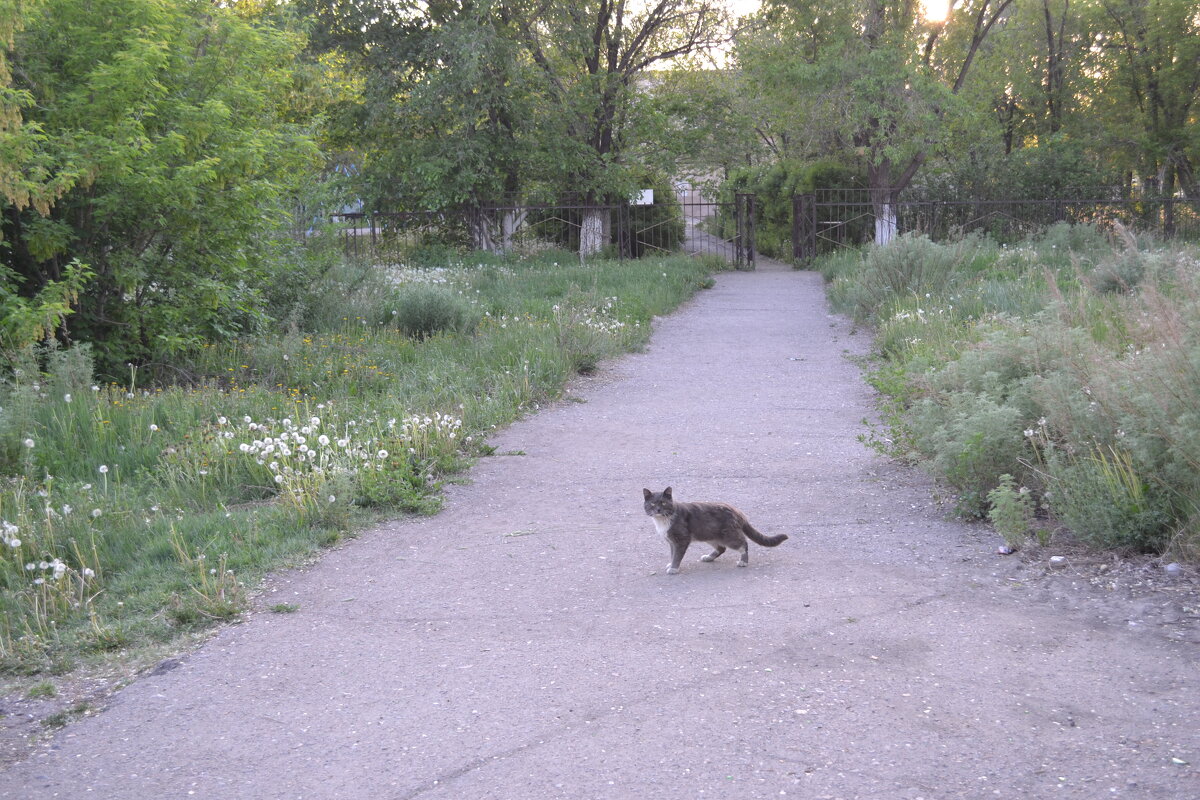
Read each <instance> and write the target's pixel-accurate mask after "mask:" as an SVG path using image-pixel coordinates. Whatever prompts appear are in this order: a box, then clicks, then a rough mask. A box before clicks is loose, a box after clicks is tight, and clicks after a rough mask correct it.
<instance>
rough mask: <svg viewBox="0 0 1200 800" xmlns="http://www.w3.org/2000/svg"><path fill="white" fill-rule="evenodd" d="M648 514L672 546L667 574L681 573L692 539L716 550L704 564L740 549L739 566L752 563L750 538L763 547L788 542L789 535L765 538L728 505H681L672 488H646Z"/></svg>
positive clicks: (703, 557) (782, 534)
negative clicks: (680, 567) (658, 489)
mask: <svg viewBox="0 0 1200 800" xmlns="http://www.w3.org/2000/svg"><path fill="white" fill-rule="evenodd" d="M642 494H643V495H644V496H645V509H646V515H647V516H649V517H650V519H652V520H654V529H655V530H657V531H658V532H659V533H661V534H664V535H665V536H666V537H667V542H668V543H669V544H670V545H671V563H670V564H668V565H667V574H668V575H676V574H678V573H679V562H681V561H683V554H684V553H686V552H687V549H688V545H690V544H691V543H692V540H695V541H697V542H706V543H708V544H710V545H712V547H713V551H712V552H711V553H709V554H708V555H706V556H701V557H700V560H701V561H716V560H717V557H718V556H720V555H721V554H722V553H724V552H725V551H726V550H727V549H730V548H732V549H734V550H740V551H741V553H742V557H741V558H740V559H739V560H738V566H739V567H745V566H749V564H750V543H749V542H748V541H746V540H747V539H749V540H750V541H753V542H755V543H757V544H761V545H762V546H763V547H775V546H776V545H778V544H782V543H783V542H784V541H786V540H787V538H788V537H787V534H784V533H781V534H778V535H776V536H764V535H763V534H761V533H759V532H758V531H757V530H755V529H754V526H753V525H751V524H750V520H748V519H746V515H745V514H743V513H742V512H741V511H738V510H737V509H736V508H734V507H733V506H731V505H726V504H725V503H678V502H676V501H675V500H674V498H672V497H671V487H670V486H668V487H667V488H666V489H663V490H662V491H661V492H652V491H650V490H649V489H642Z"/></svg>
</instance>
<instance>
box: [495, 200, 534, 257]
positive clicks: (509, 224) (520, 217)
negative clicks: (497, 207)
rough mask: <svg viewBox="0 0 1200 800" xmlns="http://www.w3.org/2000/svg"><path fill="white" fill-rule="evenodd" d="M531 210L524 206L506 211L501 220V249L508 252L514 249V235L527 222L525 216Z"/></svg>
mask: <svg viewBox="0 0 1200 800" xmlns="http://www.w3.org/2000/svg"><path fill="white" fill-rule="evenodd" d="M528 213H529V212H528V211H527V210H526V209H524V208H509V209H506V210H505V212H504V217H503V218H502V219H501V220H500V249H501V251H502V252H505V253H507V252H508V251H510V250H512V247H513V237H514V236H516V235H517V231H519V230H520V229H521V226H522V225H524V224H525V217H526V215H527V214H528Z"/></svg>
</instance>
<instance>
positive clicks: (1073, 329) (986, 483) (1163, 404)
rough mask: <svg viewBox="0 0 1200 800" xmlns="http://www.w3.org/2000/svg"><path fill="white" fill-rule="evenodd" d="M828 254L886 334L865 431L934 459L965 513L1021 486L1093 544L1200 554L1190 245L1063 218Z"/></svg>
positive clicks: (1199, 293)
mask: <svg viewBox="0 0 1200 800" xmlns="http://www.w3.org/2000/svg"><path fill="white" fill-rule="evenodd" d="M820 266H821V269H822V270H823V272H824V274H825V275H826V277H827V279H828V280H829V281H830V289H829V293H830V297H831V300H832V302H833V303H834V305H835V307H837V308H839V309H840V310H843V311H845V312H847V313H850V314H853V315H854V316H855V317H856V319H858V320H860V321H862V322H866V323H868V324H870V325H871V326H872V327H873V328H874V330H875V331H876V334H877V336H876V342H877V349H878V353H879V361H878V362H877V363H876V366H875V369H874V370H873V371H872V373H871V376H870V380H871V382H872V383H873V385H874V386H875V387H876V388H877V389H879V391H880V392H881V395H882V400H883V403H882V405H881V408H882V410H883V412H884V426H883V427H882V428H879V429H875V430H873V431H872V432H871V433H870V434H869V435H868V436H866V437H865V438H866V439H867V441H868V442H869V443H871V444H873V445H875V446H876V447H878V448H879V449H881V450H884V451H885V452H888V453H889V454H892V455H896V456H900V457H904V458H908V459H911V460H914V461H918V462H921V463H923V464H925V465H927V466H928V467H929V468H930V469H931V470H932V471H933V472H934V473H935V474H937V475H939V476H940V477H942V478H944V479H945V480H946V481H947V482H948V483H949V484H950V485H951V486H952V487H953V488H954V489H955V490H956V491H957V494H958V498H959V508H960V510H961V511H962V512H963V513H966V514H969V515H979V516H983V515H986V514H988V513H989V512H990V511H994V510H995V509H994V508H993V505H994V502H995V499H996V498H1009V497H1010V496H1011V495H1012V494H1013V492H1017V493H1018V494H1020V492H1019V490H1020V489H1024V490H1025V491H1026V493H1027V495H1028V497H1029V498H1030V500H1031V502H1033V503H1034V504H1035V507H1036V508H1037V509H1038V510H1039V512H1040V513H1041V514H1043V515H1046V514H1048V515H1050V517H1051V518H1053V519H1054V520H1056V521H1058V522H1061V523H1065V526H1066V527H1067V528H1068V529H1069V530H1071V531H1072V532H1073V533H1074V534H1075V535H1076V536H1078V537H1080V538H1081V539H1083V540H1085V541H1087V542H1090V543H1092V544H1095V545H1096V546H1098V547H1106V548H1115V549H1120V550H1140V551H1151V552H1164V551H1171V552H1173V553H1175V554H1176V555H1179V556H1183V557H1189V558H1197V557H1200V415H1198V414H1200V412H1197V409H1200V259H1198V252H1197V250H1196V249H1195V248H1189V247H1186V246H1162V245H1159V244H1157V243H1155V242H1153V241H1151V240H1146V241H1139V240H1138V239H1137V238H1135V237H1134V236H1133V235H1132V234H1131V233H1130V232H1129V231H1126V230H1124V229H1120V228H1118V229H1116V230H1115V231H1113V232H1111V233H1105V232H1102V231H1100V230H1098V229H1096V228H1094V227H1090V226H1076V227H1069V226H1066V225H1060V226H1056V227H1054V228H1052V229H1050V230H1049V231H1048V232H1047V233H1045V234H1044V235H1043V236H1040V237H1038V238H1035V239H1031V240H1029V241H1027V242H1025V243H1023V244H1021V245H1019V246H1016V247H1003V246H997V245H995V244H993V243H991V242H988V241H985V240H981V239H967V240H964V241H961V242H956V243H952V244H935V243H932V242H930V241H928V240H926V239H922V238H913V237H903V238H902V239H901V240H900V241H899V242H898V243H897V244H895V245H892V246H891V247H888V248H883V249H870V250H866V251H862V252H857V253H849V254H841V255H839V256H836V257H831V258H829V259H827V260H826V261H824V262H823V263H822V264H821V265H820ZM931 275H932V276H933V278H934V279H933V280H930V279H929V276H931ZM1010 482H1013V483H1014V485H1015V487H1016V488H1014V486H1012V485H1009V484H1010ZM998 490H999V491H998ZM1022 496H1024V495H1022ZM989 498H991V500H989Z"/></svg>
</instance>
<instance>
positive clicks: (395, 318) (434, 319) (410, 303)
mask: <svg viewBox="0 0 1200 800" xmlns="http://www.w3.org/2000/svg"><path fill="white" fill-rule="evenodd" d="M393 302H394V306H393V308H392V310H391V314H390V317H391V324H392V325H395V326H396V328H397V329H398V330H400V331H401V332H402V333H404V334H405V335H406V336H410V337H412V338H414V339H428V338H429V337H431V336H434V335H435V334H438V333H469V332H471V331H472V330H474V329H475V326H476V325H477V324H478V323H479V315H478V313H477V312H476V311H475V309H474V308H473V307H472V306H471V304H470V303H469V302H467V301H466V300H465V299H463V298H462V297H460V296H459V295H457V294H455V293H453V292H451V291H450V290H449V289H445V288H442V287H440V286H422V285H413V286H406V287H404V288H402V289H401V290H399V291H398V292H397V293H396V296H395V300H394V301H393Z"/></svg>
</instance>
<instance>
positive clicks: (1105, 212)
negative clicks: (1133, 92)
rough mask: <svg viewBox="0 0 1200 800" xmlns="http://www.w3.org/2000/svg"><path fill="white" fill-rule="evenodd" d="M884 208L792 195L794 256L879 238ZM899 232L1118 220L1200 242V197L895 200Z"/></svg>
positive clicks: (934, 235) (840, 193) (854, 195)
mask: <svg viewBox="0 0 1200 800" xmlns="http://www.w3.org/2000/svg"><path fill="white" fill-rule="evenodd" d="M879 210H880V209H879V207H878V206H876V205H875V204H873V203H872V202H871V196H870V194H869V190H866V189H852V190H826V191H822V192H818V193H815V194H809V195H798V196H796V197H795V198H793V216H792V257H793V259H794V260H795V261H797V262H804V261H807V260H809V259H811V258H813V257H815V256H817V255H819V254H821V253H826V252H830V251H831V250H835V249H838V248H841V247H857V246H859V245H863V244H868V243H870V242H872V241H874V240H875V236H876V222H877V216H878V212H879ZM892 211H893V213H894V215H895V219H894V222H895V232H896V233H918V234H923V235H925V236H928V237H929V238H931V239H934V240H935V241H936V240H944V239H947V238H951V237H955V236H961V235H963V234H967V233H973V232H979V233H983V234H986V235H988V236H991V237H992V238H994V239H997V240H999V241H1013V240H1018V239H1022V238H1025V237H1027V236H1030V235H1032V234H1035V233H1038V232H1039V231H1042V230H1045V229H1046V228H1048V227H1049V226H1051V225H1053V224H1055V223H1058V222H1066V223H1073V224H1080V223H1088V224H1093V225H1099V226H1101V227H1105V226H1112V225H1113V223H1114V222H1119V223H1120V224H1121V225H1123V226H1125V227H1127V228H1130V229H1133V230H1138V231H1150V232H1153V233H1156V234H1158V235H1161V236H1163V237H1164V238H1182V239H1188V240H1200V202H1197V201H1194V200H1185V199H1183V198H1178V197H1167V198H1163V197H1143V198H1131V197H1124V198H1122V197H1113V196H1112V195H1111V194H1104V195H1100V196H1091V197H1089V196H1087V195H1083V194H1081V195H1077V196H1076V197H1073V198H1052V199H1017V200H980V199H975V200H929V199H906V198H903V197H902V198H901V200H900V201H899V202H897V203H895V204H894V205H893V208H892Z"/></svg>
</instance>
